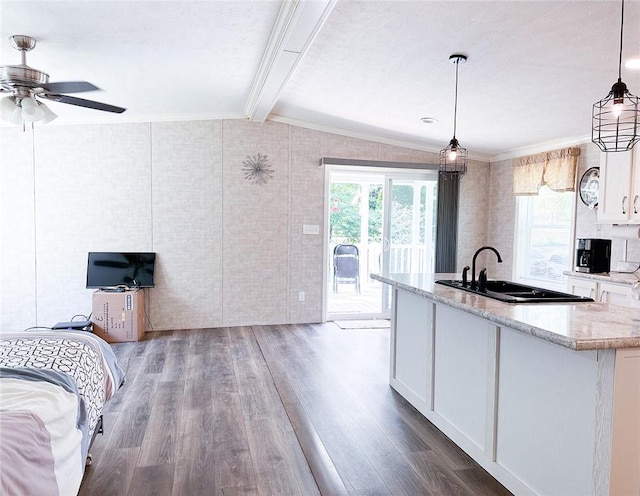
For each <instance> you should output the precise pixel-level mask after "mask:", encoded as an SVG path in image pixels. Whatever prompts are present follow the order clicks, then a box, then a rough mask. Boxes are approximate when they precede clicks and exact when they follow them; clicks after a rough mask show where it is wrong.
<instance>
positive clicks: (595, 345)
mask: <svg viewBox="0 0 640 496" xmlns="http://www.w3.org/2000/svg"><path fill="white" fill-rule="evenodd" d="M455 277H456V276H455V275H453V276H452V275H451V274H436V275H434V274H385V275H372V278H374V279H377V280H379V281H381V282H383V283H386V284H389V285H391V286H392V289H393V306H392V321H391V329H392V333H391V369H390V384H391V386H392V387H393V388H394V389H395V390H396V391H398V393H400V394H401V395H402V396H403V397H404V398H406V399H407V400H408V401H409V402H410V403H411V404H412V405H413V406H414V407H415V408H416V409H418V410H419V411H420V412H421V413H422V414H423V415H424V416H425V417H426V418H427V419H429V420H430V421H431V422H432V423H433V424H435V425H436V426H437V427H438V428H439V429H440V430H441V431H443V432H444V433H445V434H446V435H447V436H448V437H449V438H451V439H452V440H453V441H454V442H455V443H456V444H458V445H459V446H460V447H461V448H462V449H463V450H465V451H466V452H467V453H468V454H469V455H470V456H471V457H472V458H474V459H475V460H476V461H477V462H478V463H479V464H480V465H482V466H483V467H484V468H485V469H486V470H487V471H488V472H489V473H491V474H492V475H493V476H494V477H495V478H496V479H498V480H499V481H500V482H501V483H502V484H504V485H505V487H507V488H508V489H509V490H511V491H512V492H513V493H515V494H545V495H570V494H575V495H587V494H594V495H605V494H615V495H622V494H635V495H637V494H640V320H635V319H634V317H636V318H638V319H640V310H635V309H628V308H622V307H617V306H613V305H607V304H601V303H585V302H580V303H540V304H509V303H503V302H500V301H497V300H493V299H490V298H487V297H485V296H480V295H477V294H473V293H469V292H466V291H461V290H458V289H454V288H449V287H446V286H442V285H439V284H434V283H435V280H437V279H451V278H455Z"/></svg>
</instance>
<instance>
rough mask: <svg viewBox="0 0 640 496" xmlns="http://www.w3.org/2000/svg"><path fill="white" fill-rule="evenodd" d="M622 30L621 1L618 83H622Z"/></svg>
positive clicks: (622, 14)
mask: <svg viewBox="0 0 640 496" xmlns="http://www.w3.org/2000/svg"><path fill="white" fill-rule="evenodd" d="M623 29H624V0H622V12H621V15H620V57H619V58H618V81H622V33H623Z"/></svg>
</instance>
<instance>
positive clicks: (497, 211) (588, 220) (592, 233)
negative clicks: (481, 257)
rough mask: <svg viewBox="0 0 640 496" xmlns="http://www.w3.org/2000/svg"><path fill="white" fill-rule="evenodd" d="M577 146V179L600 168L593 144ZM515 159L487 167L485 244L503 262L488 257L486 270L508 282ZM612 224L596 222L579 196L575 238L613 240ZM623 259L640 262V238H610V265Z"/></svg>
mask: <svg viewBox="0 0 640 496" xmlns="http://www.w3.org/2000/svg"><path fill="white" fill-rule="evenodd" d="M579 146H580V159H579V161H578V172H577V180H578V181H579V180H580V178H581V177H582V175H583V174H584V172H585V171H586V170H587V169H589V168H591V167H599V165H600V150H599V149H598V147H596V146H595V145H593V144H592V143H584V144H581V145H579ZM513 163H514V160H504V161H500V162H493V163H491V167H490V171H491V172H490V176H489V182H490V192H491V193H490V206H489V210H488V226H489V228H488V231H489V237H488V240H487V241H488V242H489V244H491V245H492V246H495V247H496V248H497V249H498V251H499V252H500V253H501V255H502V258H503V259H504V262H505V263H502V264H498V263H496V262H495V260H493V258H492V257H491V256H489V258H487V267H488V269H489V273H490V274H495V278H504V279H511V278H512V277H513V272H512V270H513V259H514V240H515V215H516V199H515V197H514V196H513V194H512V191H513ZM611 227H612V226H611V224H598V223H597V210H595V209H590V208H588V207H587V206H586V205H584V204H583V203H582V202H581V201H580V199H579V197H578V198H577V199H576V210H575V237H576V238H605V239H612V236H611V232H612V230H611ZM625 247H626V256H627V259H628V260H629V261H635V262H639V263H640V239H637V240H628V241H625V240H622V239H615V238H613V239H612V243H611V250H612V264H614V263H615V262H616V261H618V260H622V259H623V258H624V257H625Z"/></svg>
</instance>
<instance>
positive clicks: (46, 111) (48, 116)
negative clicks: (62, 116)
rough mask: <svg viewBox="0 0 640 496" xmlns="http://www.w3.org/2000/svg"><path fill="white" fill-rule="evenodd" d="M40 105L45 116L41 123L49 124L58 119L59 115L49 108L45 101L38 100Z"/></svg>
mask: <svg viewBox="0 0 640 496" xmlns="http://www.w3.org/2000/svg"><path fill="white" fill-rule="evenodd" d="M38 105H39V106H40V110H42V112H43V114H44V115H43V117H42V119H40V123H41V124H48V123H49V122H51V121H52V120H53V119H56V118H57V117H58V116H57V115H56V114H55V113H54V112H53V111H52V110H51V109H50V108H49V107H47V106H46V105H45V104H44V103H42V102H38Z"/></svg>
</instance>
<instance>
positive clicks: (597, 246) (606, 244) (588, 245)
mask: <svg viewBox="0 0 640 496" xmlns="http://www.w3.org/2000/svg"><path fill="white" fill-rule="evenodd" d="M609 270H611V240H610V239H597V238H580V239H578V240H577V249H576V272H586V273H589V274H598V273H602V272H609Z"/></svg>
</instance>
